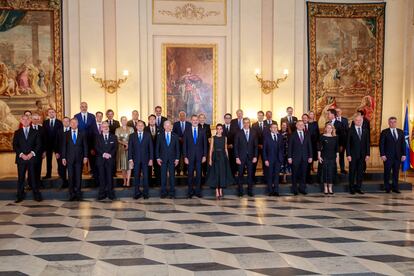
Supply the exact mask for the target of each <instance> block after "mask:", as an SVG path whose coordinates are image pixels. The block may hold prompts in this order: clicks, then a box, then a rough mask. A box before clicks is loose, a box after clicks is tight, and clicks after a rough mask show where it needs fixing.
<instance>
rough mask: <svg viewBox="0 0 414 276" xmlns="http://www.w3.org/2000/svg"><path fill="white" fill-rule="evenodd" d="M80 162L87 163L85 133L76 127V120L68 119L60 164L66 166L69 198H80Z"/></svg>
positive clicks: (78, 199) (71, 199)
mask: <svg viewBox="0 0 414 276" xmlns="http://www.w3.org/2000/svg"><path fill="white" fill-rule="evenodd" d="M82 163H83V164H87V163H88V142H87V135H86V133H85V132H82V131H81V130H80V129H79V128H78V120H77V119H76V118H73V119H71V120H70V130H69V131H68V132H66V135H65V141H64V143H63V146H62V164H63V165H64V166H67V168H68V180H69V200H70V201H75V200H76V201H80V200H81V196H82V194H81V184H82Z"/></svg>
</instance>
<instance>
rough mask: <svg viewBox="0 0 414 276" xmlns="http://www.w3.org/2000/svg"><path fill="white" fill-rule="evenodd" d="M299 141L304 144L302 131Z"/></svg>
mask: <svg viewBox="0 0 414 276" xmlns="http://www.w3.org/2000/svg"><path fill="white" fill-rule="evenodd" d="M299 139H300V142H301V143H302V144H303V133H302V131H300V132H299Z"/></svg>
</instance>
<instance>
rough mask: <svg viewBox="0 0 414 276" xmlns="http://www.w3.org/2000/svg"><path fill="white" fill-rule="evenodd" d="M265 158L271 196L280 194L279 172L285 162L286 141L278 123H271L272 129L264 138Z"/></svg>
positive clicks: (268, 188)
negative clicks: (278, 128)
mask: <svg viewBox="0 0 414 276" xmlns="http://www.w3.org/2000/svg"><path fill="white" fill-rule="evenodd" d="M263 140H264V142H263V160H264V164H265V166H266V168H267V179H266V181H267V192H268V194H269V196H279V173H280V168H281V166H282V164H283V158H284V156H283V155H284V151H285V143H284V141H283V137H282V135H280V134H279V133H278V132H277V124H276V123H272V124H271V125H270V131H269V132H266V133H265V134H264V138H263Z"/></svg>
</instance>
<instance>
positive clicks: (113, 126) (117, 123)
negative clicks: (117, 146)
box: [105, 119, 121, 134]
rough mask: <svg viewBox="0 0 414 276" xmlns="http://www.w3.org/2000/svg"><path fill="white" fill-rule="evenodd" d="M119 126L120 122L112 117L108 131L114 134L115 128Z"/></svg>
mask: <svg viewBox="0 0 414 276" xmlns="http://www.w3.org/2000/svg"><path fill="white" fill-rule="evenodd" d="M105 122H107V123H108V124H109V120H106V121H105ZM120 126H121V124H120V123H119V121H117V120H115V119H112V125H109V133H111V134H115V130H116V129H117V128H118V127H120Z"/></svg>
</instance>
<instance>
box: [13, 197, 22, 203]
mask: <svg viewBox="0 0 414 276" xmlns="http://www.w3.org/2000/svg"><path fill="white" fill-rule="evenodd" d="M22 201H23V198H21V197H18V198H16V200H15V201H14V203H20V202H22Z"/></svg>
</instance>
